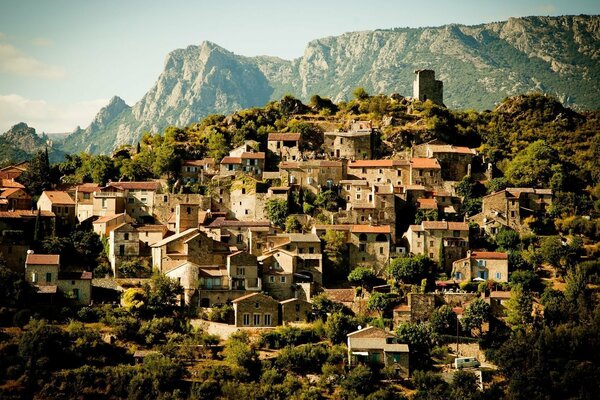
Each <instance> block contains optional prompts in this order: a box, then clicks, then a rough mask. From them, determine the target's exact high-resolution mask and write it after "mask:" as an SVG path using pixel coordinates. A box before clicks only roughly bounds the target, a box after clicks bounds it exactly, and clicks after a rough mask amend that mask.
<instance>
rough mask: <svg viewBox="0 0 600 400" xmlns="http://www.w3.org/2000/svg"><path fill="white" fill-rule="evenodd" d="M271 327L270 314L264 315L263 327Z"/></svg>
mask: <svg viewBox="0 0 600 400" xmlns="http://www.w3.org/2000/svg"><path fill="white" fill-rule="evenodd" d="M269 325H271V314H265V326H269Z"/></svg>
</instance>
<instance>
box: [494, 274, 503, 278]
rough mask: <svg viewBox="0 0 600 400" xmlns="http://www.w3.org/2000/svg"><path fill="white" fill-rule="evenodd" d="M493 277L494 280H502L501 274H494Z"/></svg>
mask: <svg viewBox="0 0 600 400" xmlns="http://www.w3.org/2000/svg"><path fill="white" fill-rule="evenodd" d="M494 277H495V278H496V279H502V273H500V272H496V275H494Z"/></svg>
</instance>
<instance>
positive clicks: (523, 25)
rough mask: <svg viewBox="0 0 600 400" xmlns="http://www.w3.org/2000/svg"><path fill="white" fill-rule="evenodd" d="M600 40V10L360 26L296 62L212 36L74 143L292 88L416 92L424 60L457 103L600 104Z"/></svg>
mask: <svg viewBox="0 0 600 400" xmlns="http://www.w3.org/2000/svg"><path fill="white" fill-rule="evenodd" d="M598 43H600V17H599V16H562V17H527V18H510V19H509V20H508V21H503V22H496V23H490V24H482V25H477V26H464V25H446V26H441V27H427V28H397V29H391V30H376V31H365V32H352V33H346V34H343V35H341V36H336V37H327V38H322V39H317V40H314V41H312V42H310V43H309V44H308V46H307V48H306V50H305V52H304V54H303V56H302V57H300V58H298V59H295V60H291V61H288V60H282V59H279V58H276V57H268V56H260V57H243V56H239V55H236V54H233V53H231V52H229V51H227V50H225V49H223V48H221V47H219V46H217V45H216V44H214V43H210V42H204V43H202V44H200V45H199V46H189V47H187V48H185V49H178V50H175V51H173V52H171V53H170V54H169V55H168V56H167V57H166V60H165V65H164V70H163V72H162V73H161V75H160V76H159V77H158V79H157V82H156V84H155V85H154V86H153V87H152V88H151V89H150V90H149V91H148V93H146V95H144V97H143V98H142V99H141V100H140V101H139V102H138V103H136V104H135V105H134V106H133V107H131V108H130V107H129V106H126V105H124V103H123V104H120V103H118V102H117V103H115V104H113V101H111V104H109V105H108V106H107V109H113V110H112V111H111V112H110V113H109V114H110V118H108V119H105V121H104V123H102V124H96V123H92V124H91V125H90V127H88V128H87V129H85V130H81V129H78V130H77V131H76V132H74V133H73V135H72V136H71V137H70V138H69V140H67V141H66V143H67V145H65V149H66V150H68V151H70V152H73V151H82V150H90V151H92V152H94V153H107V152H110V151H111V150H113V149H114V148H115V147H118V146H119V145H121V144H131V143H135V142H137V141H139V139H140V137H141V135H142V133H143V132H145V131H150V132H161V131H162V130H163V129H164V128H165V127H166V126H169V125H176V126H179V127H183V126H186V125H188V124H190V123H193V122H197V121H199V120H201V119H202V118H203V117H205V116H207V115H209V114H214V113H218V114H227V113H230V112H232V111H234V110H238V109H242V108H248V107H255V106H263V105H264V104H265V103H266V102H268V101H269V100H274V99H279V98H281V97H282V96H283V95H284V94H287V93H289V94H292V95H294V96H296V97H298V98H300V99H302V100H304V101H306V100H308V99H309V98H310V97H311V96H312V95H313V94H316V93H318V94H320V95H321V96H326V97H330V98H332V99H333V100H334V101H336V102H337V101H342V100H349V99H350V98H351V93H352V91H353V89H354V88H356V87H364V88H365V89H366V90H367V92H369V93H384V94H391V93H399V94H401V95H403V96H410V95H412V82H413V77H414V70H415V69H422V68H431V69H434V70H436V72H437V77H438V79H441V80H443V81H444V97H445V104H446V105H447V106H448V107H451V108H458V109H468V108H473V109H477V110H484V109H491V108H493V107H494V105H495V104H497V103H498V102H500V101H501V100H502V99H503V98H505V97H507V96H512V95H516V94H519V93H527V92H530V91H539V92H545V93H549V94H552V95H554V96H555V97H557V98H558V99H559V100H560V102H561V103H563V104H565V105H569V106H570V107H573V108H576V109H597V108H599V107H600V100H599V99H598V97H597V93H598V91H599V89H600V79H599V78H600V63H599V60H598V59H599V57H600V46H599V45H598ZM115 105H116V107H115ZM103 112H106V109H103V111H101V114H102V113H103ZM99 115H100V114H99Z"/></svg>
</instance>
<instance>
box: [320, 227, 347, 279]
mask: <svg viewBox="0 0 600 400" xmlns="http://www.w3.org/2000/svg"><path fill="white" fill-rule="evenodd" d="M323 241H324V242H325V249H324V253H325V257H326V261H327V264H328V270H329V271H330V273H329V274H325V276H326V277H327V278H328V279H330V280H331V279H336V278H342V274H343V272H344V271H343V270H344V256H345V253H346V248H347V243H346V234H345V232H341V231H334V230H333V229H328V230H326V231H325V235H323ZM344 276H346V275H345V274H344Z"/></svg>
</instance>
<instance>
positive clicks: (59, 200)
mask: <svg viewBox="0 0 600 400" xmlns="http://www.w3.org/2000/svg"><path fill="white" fill-rule="evenodd" d="M43 195H46V197H48V199H50V202H51V203H52V204H60V205H75V200H73V199H72V198H71V196H69V194H68V193H67V192H58V191H52V190H45V191H44V192H43V193H42V196H43Z"/></svg>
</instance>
